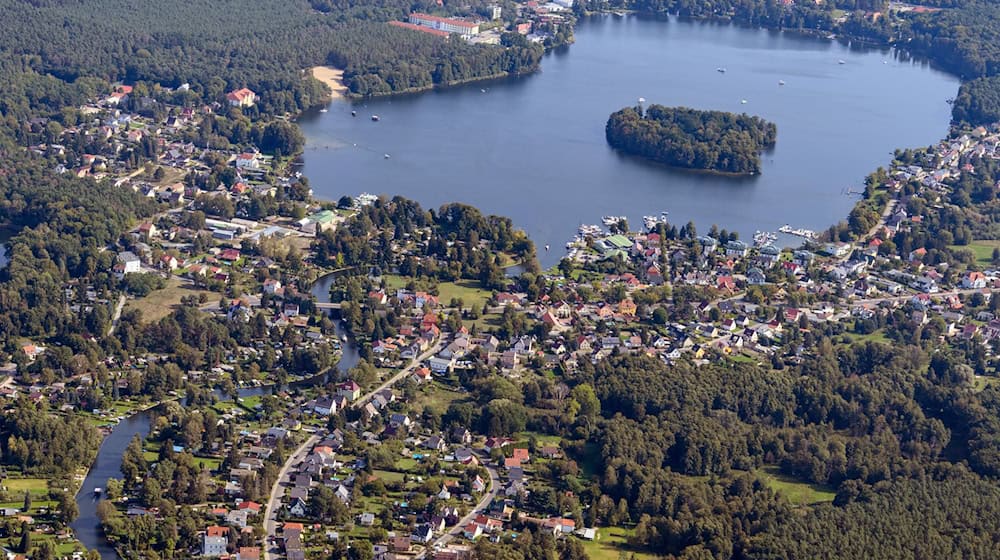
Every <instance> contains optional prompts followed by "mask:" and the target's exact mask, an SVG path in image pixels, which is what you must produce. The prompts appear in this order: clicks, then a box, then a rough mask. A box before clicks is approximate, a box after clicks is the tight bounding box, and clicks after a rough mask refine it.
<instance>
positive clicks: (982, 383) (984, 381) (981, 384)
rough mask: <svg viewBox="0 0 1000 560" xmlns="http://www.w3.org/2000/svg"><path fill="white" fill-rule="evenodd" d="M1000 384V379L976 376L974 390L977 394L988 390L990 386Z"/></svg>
mask: <svg viewBox="0 0 1000 560" xmlns="http://www.w3.org/2000/svg"><path fill="white" fill-rule="evenodd" d="M998 384H1000V377H989V376H986V375H976V376H974V377H973V379H972V389H973V390H974V391H976V392H979V391H982V390H983V389H986V388H987V387H989V386H990V385H994V386H995V385H998Z"/></svg>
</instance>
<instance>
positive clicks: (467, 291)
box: [383, 274, 492, 308]
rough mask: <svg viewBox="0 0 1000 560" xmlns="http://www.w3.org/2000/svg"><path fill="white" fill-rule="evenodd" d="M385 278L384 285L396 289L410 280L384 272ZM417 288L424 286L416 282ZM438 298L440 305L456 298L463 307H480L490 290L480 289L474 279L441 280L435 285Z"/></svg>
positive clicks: (487, 297)
mask: <svg viewBox="0 0 1000 560" xmlns="http://www.w3.org/2000/svg"><path fill="white" fill-rule="evenodd" d="M383 278H384V279H385V286H386V289H388V290H398V289H400V288H403V287H405V286H406V284H407V283H408V282H409V281H410V279H409V278H406V277H403V276H397V275H393V274H386V275H385V276H383ZM417 288H418V289H423V288H424V286H420V285H419V284H418V286H417ZM437 290H438V299H439V300H441V304H442V305H448V304H450V303H451V300H452V299H453V298H458V299H461V300H462V303H463V304H464V305H465V307H471V306H476V307H480V308H481V307H482V306H483V303H484V302H485V301H486V300H487V299H489V297H490V295H492V294H491V292H489V291H487V290H484V289H482V287H480V284H479V282H477V281H475V280H459V281H458V282H441V283H440V284H438V285H437Z"/></svg>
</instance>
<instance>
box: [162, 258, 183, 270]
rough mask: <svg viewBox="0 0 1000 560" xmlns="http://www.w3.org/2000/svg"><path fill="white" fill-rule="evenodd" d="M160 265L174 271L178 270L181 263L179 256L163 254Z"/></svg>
mask: <svg viewBox="0 0 1000 560" xmlns="http://www.w3.org/2000/svg"><path fill="white" fill-rule="evenodd" d="M160 266H161V267H163V268H165V269H167V270H169V271H171V272H172V271H174V270H177V267H178V266H179V263H178V262H177V257H175V256H173V255H163V256H162V257H160Z"/></svg>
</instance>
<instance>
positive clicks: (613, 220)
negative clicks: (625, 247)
mask: <svg viewBox="0 0 1000 560" xmlns="http://www.w3.org/2000/svg"><path fill="white" fill-rule="evenodd" d="M627 219H628V218H626V217H625V216H604V217H602V218H601V222H602V223H603V224H604V225H606V226H613V225H615V224H618V223H621V222H624V221H625V220H627Z"/></svg>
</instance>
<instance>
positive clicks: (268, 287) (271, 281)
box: [264, 278, 284, 296]
mask: <svg viewBox="0 0 1000 560" xmlns="http://www.w3.org/2000/svg"><path fill="white" fill-rule="evenodd" d="M264 293H265V294H268V295H272V296H273V295H281V294H282V293H284V290H282V289H281V281H280V280H277V279H275V278H268V279H267V280H264Z"/></svg>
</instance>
